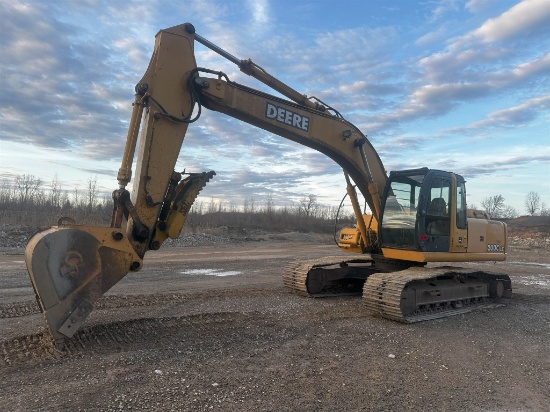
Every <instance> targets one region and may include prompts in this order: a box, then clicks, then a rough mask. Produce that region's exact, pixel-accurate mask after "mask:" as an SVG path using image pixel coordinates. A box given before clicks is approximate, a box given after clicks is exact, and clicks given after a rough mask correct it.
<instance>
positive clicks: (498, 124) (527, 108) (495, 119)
mask: <svg viewBox="0 0 550 412" xmlns="http://www.w3.org/2000/svg"><path fill="white" fill-rule="evenodd" d="M544 111H550V95H546V96H539V97H534V98H532V99H529V100H526V101H524V102H523V103H521V104H520V105H518V106H515V107H510V108H507V109H502V110H497V111H494V112H491V113H489V114H488V115H487V118H486V119H483V120H480V121H477V122H473V123H471V124H469V125H467V126H463V127H455V128H452V129H446V130H443V131H441V134H449V133H453V134H461V135H464V134H469V135H473V134H479V133H480V131H485V130H487V129H491V128H495V129H504V128H518V127H523V126H524V125H526V124H528V123H530V122H532V121H533V120H535V119H536V118H537V117H539V116H541V114H542V112H544Z"/></svg>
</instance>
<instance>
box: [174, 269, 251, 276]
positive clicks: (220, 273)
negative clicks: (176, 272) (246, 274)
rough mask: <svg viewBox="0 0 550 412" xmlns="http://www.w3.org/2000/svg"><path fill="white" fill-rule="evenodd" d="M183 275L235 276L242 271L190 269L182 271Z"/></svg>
mask: <svg viewBox="0 0 550 412" xmlns="http://www.w3.org/2000/svg"><path fill="white" fill-rule="evenodd" d="M180 273H181V274H182V275H195V276H196V275H200V276H235V275H240V274H241V272H239V271H237V270H227V271H224V270H221V269H189V270H184V271H183V272H180Z"/></svg>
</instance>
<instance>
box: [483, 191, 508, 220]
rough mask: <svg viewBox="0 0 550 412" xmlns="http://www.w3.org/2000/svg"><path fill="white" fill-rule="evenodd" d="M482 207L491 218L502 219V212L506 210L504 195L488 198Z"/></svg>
mask: <svg viewBox="0 0 550 412" xmlns="http://www.w3.org/2000/svg"><path fill="white" fill-rule="evenodd" d="M481 206H482V207H483V208H484V209H485V211H486V212H487V213H488V214H489V216H491V217H500V214H501V212H502V210H503V209H504V197H503V196H502V195H494V196H489V197H486V198H485V199H484V200H483V201H482V202H481Z"/></svg>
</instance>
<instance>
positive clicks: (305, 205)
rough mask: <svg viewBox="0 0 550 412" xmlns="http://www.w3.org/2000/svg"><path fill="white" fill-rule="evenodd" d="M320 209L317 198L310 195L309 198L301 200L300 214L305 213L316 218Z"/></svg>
mask: <svg viewBox="0 0 550 412" xmlns="http://www.w3.org/2000/svg"><path fill="white" fill-rule="evenodd" d="M318 208H319V204H318V203H317V196H315V195H311V194H310V195H308V196H307V197H304V198H303V199H300V206H299V211H300V213H304V214H305V215H306V216H314V215H315V212H316V211H317V209H318Z"/></svg>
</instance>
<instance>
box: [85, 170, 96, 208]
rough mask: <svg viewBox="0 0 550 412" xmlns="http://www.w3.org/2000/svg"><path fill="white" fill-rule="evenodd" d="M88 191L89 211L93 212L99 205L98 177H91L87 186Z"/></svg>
mask: <svg viewBox="0 0 550 412" xmlns="http://www.w3.org/2000/svg"><path fill="white" fill-rule="evenodd" d="M87 189H88V196H87V200H88V210H89V211H91V210H92V209H93V208H94V206H95V205H96V203H97V176H94V177H92V176H90V178H89V179H88V184H87Z"/></svg>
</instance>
